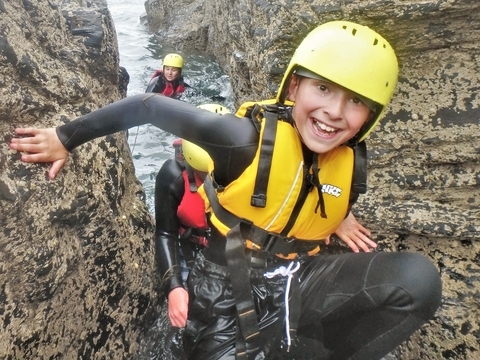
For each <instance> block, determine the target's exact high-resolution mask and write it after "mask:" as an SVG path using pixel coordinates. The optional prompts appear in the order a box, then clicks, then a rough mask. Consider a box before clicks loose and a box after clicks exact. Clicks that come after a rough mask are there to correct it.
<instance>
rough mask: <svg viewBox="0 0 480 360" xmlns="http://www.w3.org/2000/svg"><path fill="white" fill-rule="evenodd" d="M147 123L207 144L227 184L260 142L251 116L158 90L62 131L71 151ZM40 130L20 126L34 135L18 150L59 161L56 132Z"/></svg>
mask: <svg viewBox="0 0 480 360" xmlns="http://www.w3.org/2000/svg"><path fill="white" fill-rule="evenodd" d="M147 123H150V124H152V125H154V126H156V127H159V128H161V129H163V130H165V131H167V132H169V133H172V134H174V135H177V136H179V137H182V138H185V139H187V140H189V141H191V142H193V143H195V144H197V145H199V146H200V147H202V148H203V149H205V150H206V151H207V152H208V153H209V155H210V156H211V158H212V159H213V161H214V163H215V176H216V180H217V182H219V183H220V184H222V185H227V184H228V183H230V182H231V181H233V180H234V179H236V178H237V177H238V176H239V175H240V174H241V173H242V172H243V170H244V169H245V168H246V166H248V165H249V164H250V162H251V161H252V159H253V157H254V156H255V151H256V149H257V146H258V138H259V134H258V132H257V131H256V129H255V127H254V126H253V124H252V123H251V122H250V120H249V119H248V118H238V117H236V116H235V115H233V114H225V115H220V114H215V113H212V112H210V111H208V110H203V109H198V108H196V107H195V106H192V105H189V104H187V103H185V102H182V101H178V100H175V99H170V98H168V97H166V96H161V95H157V94H140V95H134V96H130V97H127V98H125V99H122V100H120V101H117V102H115V103H112V104H110V105H107V106H105V107H103V108H101V109H98V110H96V111H93V112H91V113H89V114H87V115H84V116H81V117H79V118H78V119H76V120H74V121H71V122H69V123H67V124H65V125H62V126H60V127H58V128H57V129H56V134H57V136H58V139H59V140H60V142H61V144H63V146H64V147H65V149H67V150H68V151H71V150H72V149H74V148H76V147H77V146H80V145H81V144H84V143H86V142H88V141H90V140H92V139H95V138H98V137H102V136H105V135H108V134H113V133H115V132H118V131H122V130H127V129H129V128H131V127H135V126H138V125H143V124H147ZM36 130H38V129H31V128H30V129H23V130H17V132H18V133H21V134H22V135H32V136H31V137H28V138H23V139H16V140H15V141H12V142H11V145H10V146H11V147H12V149H14V150H18V151H29V152H32V153H33V154H35V155H38V156H35V157H34V158H25V160H24V161H28V162H37V161H43V162H50V161H56V160H58V158H55V157H56V155H55V156H52V154H53V153H56V150H54V149H56V148H58V142H57V140H56V139H53V138H52V137H51V136H52V131H51V130H50V131H49V135H48V139H44V138H41V137H39V136H37V135H39V133H43V132H37V131H36ZM17 140H21V141H17ZM12 144H15V145H13V146H12ZM52 145H54V146H55V147H54V148H52ZM232 164H234V166H232ZM60 167H61V166H60ZM51 170H52V172H54V171H53V169H51ZM57 172H58V170H57Z"/></svg>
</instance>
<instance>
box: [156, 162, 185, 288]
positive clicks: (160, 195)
mask: <svg viewBox="0 0 480 360" xmlns="http://www.w3.org/2000/svg"><path fill="white" fill-rule="evenodd" d="M184 191H185V187H184V180H183V176H182V167H181V166H180V164H179V163H178V162H177V161H176V160H174V159H169V160H167V161H166V162H165V163H164V164H163V166H162V167H161V169H160V171H159V172H158V174H157V179H156V182H155V258H156V261H157V268H158V270H159V274H160V279H161V286H162V289H163V290H165V293H166V295H167V296H168V293H169V292H170V291H171V290H172V289H175V288H177V287H180V286H183V282H182V270H181V264H180V259H181V258H180V243H179V240H178V230H179V226H180V222H179V220H178V217H177V209H178V206H179V205H180V202H181V201H182V198H183V194H184Z"/></svg>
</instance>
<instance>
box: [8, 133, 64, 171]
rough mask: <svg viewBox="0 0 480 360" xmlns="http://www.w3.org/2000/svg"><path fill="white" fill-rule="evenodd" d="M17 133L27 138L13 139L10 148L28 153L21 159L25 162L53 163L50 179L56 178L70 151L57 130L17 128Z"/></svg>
mask: <svg viewBox="0 0 480 360" xmlns="http://www.w3.org/2000/svg"><path fill="white" fill-rule="evenodd" d="M15 132H16V133H17V134H18V135H22V136H26V137H20V138H13V139H12V140H11V141H10V144H9V146H10V148H11V149H13V150H17V151H25V152H27V153H28V154H23V155H22V157H21V159H22V161H24V162H29V163H30V162H33V163H34V162H52V163H53V164H52V166H51V167H50V170H49V171H48V177H49V178H50V179H53V178H55V176H56V175H57V174H58V172H59V171H60V169H61V168H62V167H63V165H65V161H66V160H67V157H68V151H67V149H65V148H64V146H63V144H62V143H61V141H60V139H59V138H58V136H57V132H56V131H55V128H49V129H36V128H17V129H15Z"/></svg>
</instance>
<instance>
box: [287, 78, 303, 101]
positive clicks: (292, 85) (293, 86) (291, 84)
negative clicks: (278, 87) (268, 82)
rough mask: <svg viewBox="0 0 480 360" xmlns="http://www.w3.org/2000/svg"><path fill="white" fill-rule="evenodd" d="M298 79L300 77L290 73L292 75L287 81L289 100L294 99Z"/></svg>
mask: <svg viewBox="0 0 480 360" xmlns="http://www.w3.org/2000/svg"><path fill="white" fill-rule="evenodd" d="M299 80H300V79H299V78H298V76H297V75H296V74H292V76H290V81H289V83H288V92H287V99H288V100H290V101H295V96H296V94H297V89H298V84H299V83H300V81H299Z"/></svg>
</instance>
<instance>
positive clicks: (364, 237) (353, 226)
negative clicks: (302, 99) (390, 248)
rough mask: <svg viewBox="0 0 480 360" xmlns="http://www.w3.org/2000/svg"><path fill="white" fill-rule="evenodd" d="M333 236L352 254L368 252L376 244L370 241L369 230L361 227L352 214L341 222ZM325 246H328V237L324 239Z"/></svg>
mask: <svg viewBox="0 0 480 360" xmlns="http://www.w3.org/2000/svg"><path fill="white" fill-rule="evenodd" d="M335 234H336V235H337V236H338V237H339V238H340V240H342V241H343V242H344V243H345V244H347V245H348V246H349V247H350V249H352V250H353V251H354V252H360V249H362V250H363V251H365V252H370V248H373V249H375V248H376V247H377V244H376V243H375V241H373V240H372V239H370V236H371V233H370V230H368V229H367V228H365V227H364V226H362V224H360V223H359V222H358V221H357V219H356V218H355V216H354V215H353V213H352V212H350V213H349V214H348V216H347V217H346V218H345V219H344V220H343V222H342V223H341V224H340V226H339V227H338V229H337V230H336V231H335ZM325 244H327V245H328V244H330V236H328V237H327V238H326V239H325Z"/></svg>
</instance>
